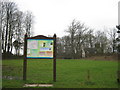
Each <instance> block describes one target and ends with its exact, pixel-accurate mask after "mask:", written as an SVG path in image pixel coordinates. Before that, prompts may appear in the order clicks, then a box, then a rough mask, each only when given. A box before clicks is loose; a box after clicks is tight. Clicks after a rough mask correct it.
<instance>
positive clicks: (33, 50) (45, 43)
mask: <svg viewBox="0 0 120 90" xmlns="http://www.w3.org/2000/svg"><path fill="white" fill-rule="evenodd" d="M53 41H54V40H53V39H27V58H53Z"/></svg>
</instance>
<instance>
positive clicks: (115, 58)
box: [85, 55, 117, 61]
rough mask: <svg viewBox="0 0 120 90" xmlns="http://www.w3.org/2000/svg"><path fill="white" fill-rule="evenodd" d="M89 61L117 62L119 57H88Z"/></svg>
mask: <svg viewBox="0 0 120 90" xmlns="http://www.w3.org/2000/svg"><path fill="white" fill-rule="evenodd" d="M85 59H88V60H107V61H117V55H113V56H92V57H88V58H85Z"/></svg>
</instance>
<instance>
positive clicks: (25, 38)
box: [23, 34, 27, 80]
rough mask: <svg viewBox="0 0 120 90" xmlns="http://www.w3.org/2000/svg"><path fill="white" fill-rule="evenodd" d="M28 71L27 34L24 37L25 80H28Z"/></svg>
mask: <svg viewBox="0 0 120 90" xmlns="http://www.w3.org/2000/svg"><path fill="white" fill-rule="evenodd" d="M26 72H27V34H25V37H24V61H23V80H26Z"/></svg>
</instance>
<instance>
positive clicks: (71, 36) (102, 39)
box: [57, 20, 117, 58]
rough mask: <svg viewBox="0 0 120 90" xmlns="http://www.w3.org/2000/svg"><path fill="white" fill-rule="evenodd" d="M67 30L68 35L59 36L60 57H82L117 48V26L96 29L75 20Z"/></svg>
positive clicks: (104, 52)
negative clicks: (102, 29)
mask: <svg viewBox="0 0 120 90" xmlns="http://www.w3.org/2000/svg"><path fill="white" fill-rule="evenodd" d="M105 31H106V32H105ZM65 32H67V33H68V35H66V36H63V37H61V38H57V55H58V58H82V57H89V56H93V55H103V54H110V53H115V52H116V50H117V44H116V43H117V41H116V37H117V29H116V28H111V29H108V30H106V29H105V30H104V31H101V30H97V31H96V30H94V29H91V28H89V27H87V26H86V25H85V24H84V23H81V22H80V21H77V20H73V21H72V23H71V24H70V26H69V27H68V28H67V30H65Z"/></svg>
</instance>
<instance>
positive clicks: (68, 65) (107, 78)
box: [2, 59, 118, 88]
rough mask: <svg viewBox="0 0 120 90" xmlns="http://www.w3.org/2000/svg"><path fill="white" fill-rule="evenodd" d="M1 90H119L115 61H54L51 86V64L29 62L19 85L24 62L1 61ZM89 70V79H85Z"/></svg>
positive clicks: (39, 61)
mask: <svg viewBox="0 0 120 90" xmlns="http://www.w3.org/2000/svg"><path fill="white" fill-rule="evenodd" d="M2 64H3V71H2V73H3V76H13V77H17V79H12V80H9V79H8V78H3V83H2V84H3V88H22V87H23V85H24V84H25V83H53V84H54V87H53V88H118V84H117V82H116V79H117V69H118V63H117V62H116V61H95V60H77V59H75V60H71V59H69V60H67V59H66V60H60V59H59V60H57V81H56V82H53V60H41V59H40V60H38V59H37V60H36V59H35V60H32V59H30V60H28V64H27V81H26V82H25V81H22V72H23V71H22V69H23V60H3V62H2ZM88 70H89V77H90V78H89V79H88Z"/></svg>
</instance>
